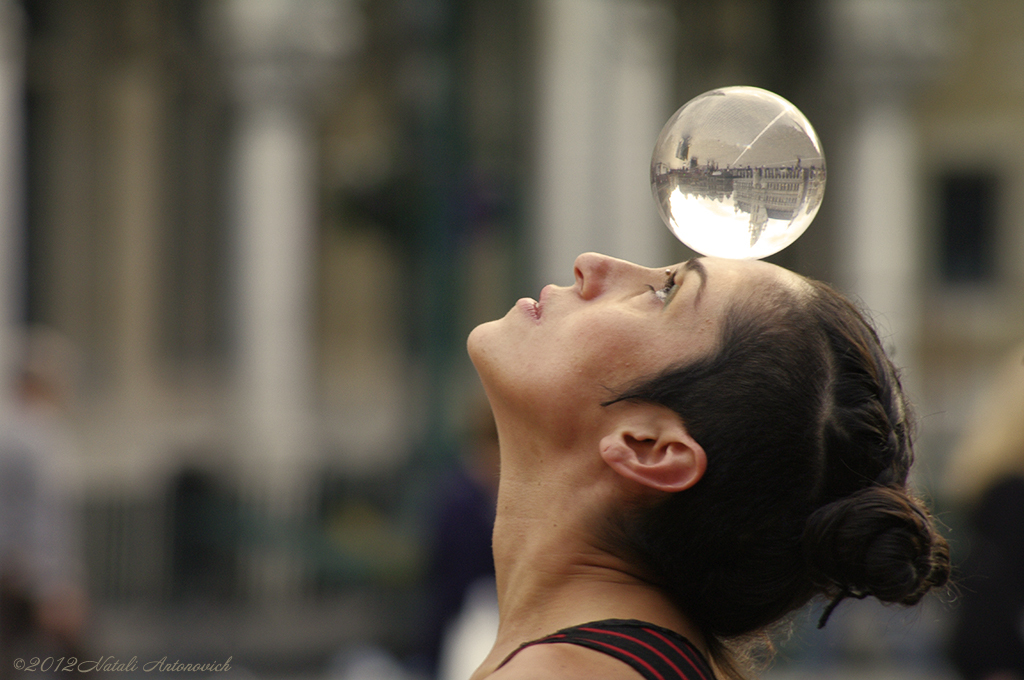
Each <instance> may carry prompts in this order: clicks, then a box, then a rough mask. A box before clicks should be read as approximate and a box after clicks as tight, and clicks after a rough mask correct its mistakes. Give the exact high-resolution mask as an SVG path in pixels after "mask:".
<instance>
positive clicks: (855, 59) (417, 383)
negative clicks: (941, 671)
mask: <svg viewBox="0 0 1024 680" xmlns="http://www.w3.org/2000/svg"><path fill="white" fill-rule="evenodd" d="M0 8H2V12H0V16H2V23H3V26H2V27H0V41H2V43H0V58H2V59H4V60H5V61H4V69H5V70H4V74H9V76H10V77H5V78H4V79H2V80H0V88H5V89H4V91H3V92H0V96H2V97H3V98H4V99H3V101H4V102H6V103H8V104H9V106H8V107H7V108H2V109H0V111H3V112H5V113H3V114H2V115H0V126H2V127H0V152H2V153H3V154H4V157H3V158H0V167H3V168H5V172H4V173H3V174H0V181H2V186H0V214H3V215H4V216H5V219H6V223H5V224H4V225H3V227H2V230H0V238H2V240H3V247H4V259H3V262H2V263H0V276H2V277H3V279H4V281H5V282H6V284H5V285H6V289H5V290H6V291H8V294H7V295H6V296H5V298H4V302H3V304H2V305H0V313H2V314H3V315H4V318H3V319H2V322H3V324H4V328H5V329H7V330H6V332H5V334H4V335H3V336H2V337H3V338H7V337H9V336H11V334H13V333H15V332H16V331H17V330H18V329H19V328H22V327H26V326H36V325H41V326H46V327H49V328H51V329H54V330H56V331H58V332H59V333H61V334H63V335H64V336H65V337H66V338H68V339H69V340H71V341H72V342H73V343H74V344H75V345H76V346H77V348H78V350H79V354H80V357H81V362H80V365H79V369H80V370H79V371H78V374H77V375H76V378H77V381H76V384H77V386H78V389H77V392H76V399H75V401H74V403H73V404H72V405H71V409H70V411H69V418H70V420H71V422H72V424H73V426H74V429H75V431H76V432H77V433H78V435H79V436H80V439H81V443H82V449H83V453H82V461H81V463H82V464H81V469H82V471H83V479H82V483H83V486H84V497H85V507H84V531H85V532H86V534H85V539H86V540H85V544H86V545H87V546H88V555H87V558H88V560H87V561H88V565H89V568H90V578H91V586H92V590H93V591H94V593H95V596H96V598H97V601H98V602H99V603H100V605H101V608H104V607H109V608H113V609H117V608H119V607H120V608H124V607H164V606H166V605H167V604H168V603H173V602H182V601H189V600H196V599H198V600H203V601H207V600H210V601H225V602H232V603H236V604H237V603H242V604H243V605H245V606H248V605H250V604H251V605H253V606H256V605H255V604H254V603H258V602H263V601H267V600H271V601H274V602H287V603H291V605H290V606H294V607H297V608H299V609H301V608H302V607H303V606H305V605H304V604H303V603H308V602H310V601H312V600H315V599H316V598H318V597H322V596H323V594H324V593H325V592H328V591H331V592H336V591H339V590H341V591H343V590H345V587H346V585H351V586H362V585H365V584H367V583H370V584H374V583H376V584H377V585H379V584H380V582H381V579H384V581H387V583H390V584H392V585H393V584H395V583H399V584H409V583H413V582H414V581H415V574H416V569H417V566H416V565H417V557H416V551H415V541H416V526H415V508H416V499H417V498H419V497H420V496H419V495H418V494H419V492H420V491H421V489H420V488H419V486H420V485H422V483H423V480H425V479H427V478H428V477H429V474H430V472H431V471H432V470H434V469H436V468H437V467H438V466H440V465H443V464H444V463H445V462H446V461H448V460H451V459H452V458H453V456H455V455H456V452H457V450H458V446H459V437H460V432H461V428H462V426H463V420H464V418H465V416H466V413H467V411H468V408H467V407H468V405H469V404H471V403H473V401H474V400H475V399H476V398H477V396H478V395H477V394H476V387H475V378H474V376H473V373H472V369H471V367H470V366H469V363H468V360H467V359H466V358H465V356H464V354H465V353H464V351H463V347H464V339H465V336H466V334H467V333H468V331H469V329H470V328H472V326H473V325H475V324H476V323H478V322H480V321H483V320H487V319H490V318H494V317H497V316H500V315H502V314H504V313H505V311H506V310H507V309H508V307H509V306H510V305H511V304H512V303H513V301H514V300H515V299H516V298H517V297H520V296H523V295H536V292H537V291H538V290H539V289H540V287H541V285H542V284H543V283H546V282H551V281H554V282H562V283H567V282H568V281H570V280H571V276H572V274H571V271H572V270H571V267H572V261H573V258H574V257H575V255H576V254H578V253H579V252H583V251H585V250H599V251H602V252H606V253H608V254H611V255H615V256H619V257H625V258H629V259H634V260H636V261H639V262H642V263H644V264H648V265H651V266H658V265H662V264H666V263H670V262H674V261H677V260H679V259H681V258H683V257H686V256H688V253H687V251H686V249H685V248H683V247H682V246H681V245H679V244H677V243H675V242H674V241H673V240H672V238H671V235H670V234H669V232H668V231H667V230H666V229H665V228H664V227H663V226H662V225H661V224H660V221H659V218H658V217H657V212H656V209H655V206H654V204H653V201H652V200H651V198H650V190H649V186H648V164H649V162H650V152H651V149H652V145H653V142H654V139H655V138H656V136H657V133H658V131H659V129H660V127H661V125H662V124H663V123H664V122H665V121H666V120H667V119H668V116H669V115H671V113H672V112H673V111H674V110H675V109H676V108H678V107H679V106H680V105H682V104H683V103H684V102H685V101H687V100H688V99H689V98H691V97H692V96H695V95H697V94H699V93H701V92H703V91H705V90H708V89H711V88H713V87H716V86H723V85H734V84H748V85H757V86H761V87H765V88H767V89H771V90H774V91H776V92H778V93H780V94H782V95H783V96H785V97H786V98H788V99H790V100H791V101H792V102H794V103H795V104H796V105H797V106H798V107H799V108H801V109H802V110H803V111H804V112H805V113H806V114H807V116H808V117H809V118H810V119H811V121H812V123H813V124H814V125H815V127H816V129H817V131H818V133H819V135H820V137H821V138H822V142H823V145H824V148H825V152H826V156H827V159H828V164H829V172H828V176H829V185H828V188H827V190H826V194H825V199H824V204H823V207H822V210H821V212H820V213H819V216H818V218H817V221H816V223H815V224H814V225H813V226H812V227H811V229H810V230H809V231H808V233H807V234H805V235H804V236H803V237H802V238H801V239H800V240H799V241H798V242H797V243H796V244H795V245H794V246H792V247H791V248H789V249H788V250H786V251H784V252H783V253H780V254H779V255H777V256H774V257H773V258H772V260H773V261H777V262H778V263H780V264H784V265H786V266H789V267H792V268H794V269H796V270H797V271H800V272H802V273H806V274H809V275H811V276H815V277H819V278H823V279H826V280H830V281H832V282H834V283H835V284H836V285H838V286H839V287H840V288H842V289H844V290H846V291H848V292H849V293H851V294H852V295H854V296H855V297H857V298H859V299H861V300H863V302H864V303H865V304H866V306H867V307H869V308H870V309H872V310H874V311H875V312H876V313H877V318H878V320H879V322H880V325H881V327H882V329H883V332H884V333H885V334H886V340H887V342H889V343H891V344H892V346H893V347H894V348H895V350H896V352H897V357H898V360H899V361H900V363H902V364H904V365H905V366H907V379H908V382H909V385H910V387H911V389H912V391H913V392H914V394H915V396H916V397H917V399H918V403H919V412H920V416H921V430H922V438H921V444H920V453H919V457H920V459H921V461H922V463H923V466H922V468H921V472H922V474H923V478H922V484H924V485H927V484H928V483H929V482H930V481H931V480H932V479H933V477H934V476H936V475H937V474H938V473H939V472H940V471H941V468H942V464H943V459H944V455H945V454H946V452H947V451H948V447H949V443H950V440H951V439H952V438H955V437H956V436H957V435H958V433H959V432H960V430H961V428H962V426H963V423H964V419H965V417H966V412H967V410H968V406H969V404H970V403H971V401H972V400H973V398H974V396H975V394H976V393H977V391H978V389H979V388H980V387H981V386H982V385H983V384H984V382H985V381H986V380H987V378H988V375H989V371H990V370H991V368H992V366H993V365H994V362H995V361H996V360H997V359H998V358H999V357H1000V356H1002V355H1003V354H1004V353H1005V351H1006V350H1007V349H1008V348H1010V347H1011V346H1013V345H1014V344H1015V343H1016V342H1019V341H1020V339H1021V338H1022V337H1024V218H1022V217H1021V215H1020V211H1018V210H1017V209H1016V206H1017V205H1021V204H1024V164H1022V163H1021V160H1020V159H1021V158H1024V126H1022V125H1021V121H1022V120H1024V39H1022V38H1021V36H1024V6H1022V5H1021V4H1020V3H1018V2H1016V0H974V1H973V2H969V3H962V4H958V3H954V2H948V1H946V0H891V1H888V2H885V1H882V0H797V1H795V2H794V1H787V0H773V1H770V2H762V1H758V0H728V1H720V2H713V1H711V0H690V1H684V0H515V1H508V2H506V1H502V2H493V1H488V0H363V1H356V0H293V1H289V0H220V1H218V0H81V1H75V2H66V1H62V0H22V1H20V2H16V1H15V0H3V2H0ZM12 102H13V103H12ZM5 141H6V142H9V143H2V142H5ZM4 342H7V343H8V347H7V348H5V347H0V354H2V355H3V356H2V357H0V358H3V359H4V361H5V363H8V364H9V363H10V360H11V356H12V350H10V347H11V346H13V345H11V344H10V342H9V341H7V340H4ZM939 500H940V501H941V499H939ZM367 534H369V535H372V536H373V537H375V538H374V539H373V540H371V541H369V542H367V540H364V539H365V538H366V535H367ZM361 537H362V538H361ZM382 565H383V566H382ZM385 567H387V568H385ZM381 574H384V576H381ZM388 579H390V580H388ZM118 611H120V610H118Z"/></svg>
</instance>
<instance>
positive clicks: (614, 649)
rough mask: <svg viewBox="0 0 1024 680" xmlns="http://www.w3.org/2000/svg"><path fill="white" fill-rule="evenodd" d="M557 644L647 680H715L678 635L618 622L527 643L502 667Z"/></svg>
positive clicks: (701, 658)
mask: <svg viewBox="0 0 1024 680" xmlns="http://www.w3.org/2000/svg"><path fill="white" fill-rule="evenodd" d="M556 643H565V644H572V645H580V646H581V647H588V648H590V649H593V650H596V651H598V652H604V653H605V654H608V655H609V656H613V657H615V658H616V659H618V660H619V661H622V662H624V663H627V664H629V665H630V666H631V667H632V668H633V669H634V670H636V671H637V672H638V673H640V675H642V676H644V678H646V680H677V679H682V680H715V674H714V673H713V672H712V671H711V667H710V666H709V665H708V662H707V661H706V660H705V659H704V656H703V655H702V654H701V653H700V652H699V651H697V649H696V648H695V647H694V646H693V645H692V644H690V641H689V640H687V639H686V638H684V637H683V636H682V635H680V634H679V633H676V632H675V631H671V630H669V629H667V628H662V627H661V626H656V625H654V624H652V623H644V622H643V621H632V620H629V621H626V620H620V619H607V620H605V621H595V622H593V623H585V624H583V625H580V626H573V627H572V628H566V629H564V630H560V631H558V632H557V633H553V634H551V635H548V636H547V637H542V638H540V639H539V640H534V641H532V642H527V643H525V644H524V645H522V646H520V647H519V649H517V650H516V651H514V652H512V654H510V655H509V656H508V657H507V658H506V659H505V660H504V661H502V662H501V665H502V666H504V665H505V664H506V663H508V662H509V661H510V660H511V659H512V657H514V656H515V655H516V654H518V653H519V652H520V651H521V650H523V649H525V648H526V647H530V646H533V645H547V644H556ZM499 668H500V666H499Z"/></svg>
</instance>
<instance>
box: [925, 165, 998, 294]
mask: <svg viewBox="0 0 1024 680" xmlns="http://www.w3.org/2000/svg"><path fill="white" fill-rule="evenodd" d="M939 190H940V192H941V193H940V206H939V207H940V211H941V212H940V227H941V233H940V242H939V248H940V251H939V257H940V260H939V266H940V274H941V276H942V280H943V281H944V282H946V283H952V284H958V283H988V282H991V281H992V280H993V279H995V274H996V272H995V269H996V268H995V261H996V257H995V253H996V234H997V229H996V226H997V225H996V220H997V216H998V210H997V203H998V195H999V181H998V178H997V177H996V175H995V174H994V173H990V172H954V173H949V174H947V175H945V176H943V177H942V178H941V179H940V187H939Z"/></svg>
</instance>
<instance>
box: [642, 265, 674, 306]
mask: <svg viewBox="0 0 1024 680" xmlns="http://www.w3.org/2000/svg"><path fill="white" fill-rule="evenodd" d="M647 287H648V288H650V289H651V292H653V293H654V297H656V298H658V300H659V301H660V302H662V303H664V302H665V299H666V298H667V297H668V294H669V293H671V292H672V289H673V288H675V287H676V273H675V272H674V271H673V272H669V274H668V280H667V281H666V282H665V286H664V287H663V288H662V289H661V290H655V289H654V286H650V285H649V286H647Z"/></svg>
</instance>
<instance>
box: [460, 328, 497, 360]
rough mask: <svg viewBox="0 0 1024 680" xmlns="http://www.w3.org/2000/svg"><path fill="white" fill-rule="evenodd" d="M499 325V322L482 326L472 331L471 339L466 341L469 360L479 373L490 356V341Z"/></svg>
mask: <svg viewBox="0 0 1024 680" xmlns="http://www.w3.org/2000/svg"><path fill="white" fill-rule="evenodd" d="M497 323H498V322H497V321H488V322H487V323H482V324H480V325H479V326H477V327H476V328H474V329H473V330H472V331H470V333H469V337H468V338H467V339H466V351H467V352H468V353H469V359H470V361H472V362H473V365H474V366H475V367H476V369H477V371H479V370H480V368H481V365H480V362H481V361H483V360H484V358H485V357H486V356H487V354H488V347H489V345H490V344H491V343H490V342H489V341H490V340H491V338H492V337H493V335H494V332H495V331H496V329H495V326H496V325H497Z"/></svg>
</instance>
